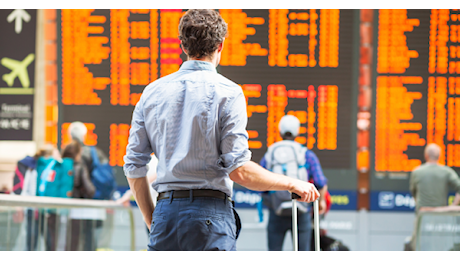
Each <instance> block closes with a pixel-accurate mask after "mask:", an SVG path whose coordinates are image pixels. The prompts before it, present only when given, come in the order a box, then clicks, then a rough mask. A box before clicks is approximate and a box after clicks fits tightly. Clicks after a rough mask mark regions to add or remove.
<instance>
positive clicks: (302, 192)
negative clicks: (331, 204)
mask: <svg viewBox="0 0 460 260" xmlns="http://www.w3.org/2000/svg"><path fill="white" fill-rule="evenodd" d="M289 191H290V192H291V193H295V194H297V195H299V196H300V199H297V200H298V201H300V202H313V201H315V200H316V199H318V198H319V191H318V190H317V189H316V188H315V185H313V184H311V183H309V182H305V181H301V180H297V179H295V180H294V181H293V185H292V188H291V189H289Z"/></svg>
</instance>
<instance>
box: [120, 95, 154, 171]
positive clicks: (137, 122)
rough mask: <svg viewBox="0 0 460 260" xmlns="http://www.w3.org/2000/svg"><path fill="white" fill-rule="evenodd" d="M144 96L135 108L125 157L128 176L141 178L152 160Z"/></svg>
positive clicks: (124, 168) (125, 168) (124, 167)
mask: <svg viewBox="0 0 460 260" xmlns="http://www.w3.org/2000/svg"><path fill="white" fill-rule="evenodd" d="M143 110H144V109H143V98H142V96H141V99H140V100H139V102H137V104H136V107H135V108H134V112H133V118H132V121H131V129H130V130H129V139H128V145H127V146H126V155H125V156H124V157H123V160H124V162H125V165H124V166H123V170H124V172H125V175H126V177H129V178H141V177H145V176H146V175H147V171H148V167H147V166H146V165H147V163H148V162H149V161H150V154H152V152H153V151H152V147H151V145H150V141H149V138H148V136H147V132H146V130H145V122H144V111H143Z"/></svg>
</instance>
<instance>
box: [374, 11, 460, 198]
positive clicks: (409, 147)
mask: <svg viewBox="0 0 460 260" xmlns="http://www.w3.org/2000/svg"><path fill="white" fill-rule="evenodd" d="M376 13H377V15H376V16H375V17H377V19H375V23H376V25H375V26H374V28H375V35H374V39H375V41H374V45H375V46H376V49H375V50H376V52H375V54H376V55H375V59H374V63H375V71H374V74H375V88H374V89H375V91H374V92H375V94H374V98H375V99H374V102H373V103H374V104H375V107H374V112H375V114H374V115H375V116H374V130H373V142H372V145H373V159H372V161H373V177H372V182H371V188H372V189H376V190H409V173H410V172H411V171H412V170H413V169H414V168H415V167H417V166H418V165H420V164H422V163H424V162H425V159H424V148H425V146H426V145H427V144H429V143H437V144H438V145H439V146H440V147H441V151H442V152H441V156H440V163H441V164H445V165H448V166H450V167H453V168H454V169H455V170H457V171H458V170H459V169H460V168H459V167H460V43H459V42H460V11H459V10H458V9H452V10H448V9H444V10H437V9H433V10H430V9H426V10H405V9H397V10H377V11H376Z"/></svg>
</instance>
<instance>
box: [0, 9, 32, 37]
mask: <svg viewBox="0 0 460 260" xmlns="http://www.w3.org/2000/svg"><path fill="white" fill-rule="evenodd" d="M6 20H7V21H8V22H9V23H11V22H12V21H15V25H14V30H15V32H16V33H17V34H20V33H21V31H22V20H24V21H26V22H29V21H30V15H29V14H28V13H27V11H26V10H24V9H16V10H14V11H13V12H11V14H10V15H8V17H7V18H6Z"/></svg>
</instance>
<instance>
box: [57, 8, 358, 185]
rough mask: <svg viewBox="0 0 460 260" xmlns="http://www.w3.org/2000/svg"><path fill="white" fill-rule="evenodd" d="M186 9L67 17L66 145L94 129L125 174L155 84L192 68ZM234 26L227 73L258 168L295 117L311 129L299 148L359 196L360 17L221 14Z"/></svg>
mask: <svg viewBox="0 0 460 260" xmlns="http://www.w3.org/2000/svg"><path fill="white" fill-rule="evenodd" d="M184 11H185V10H177V9H161V10H149V9H145V10H144V9H136V10H128V9H124V10H61V11H59V12H58V19H59V21H60V22H59V25H58V30H59V31H58V32H59V33H58V46H59V51H58V74H59V76H58V77H59V95H60V98H59V101H60V107H59V127H60V130H59V131H60V133H59V140H60V145H62V144H66V143H68V142H69V141H70V137H69V136H68V134H67V129H68V127H69V124H70V123H71V122H73V121H81V122H84V123H85V124H86V126H87V127H88V136H87V140H86V141H85V142H86V144H88V145H97V146H98V147H100V148H101V149H102V150H103V151H104V152H105V153H106V154H107V156H108V157H109V162H110V164H111V165H112V166H117V167H118V171H120V174H122V173H121V166H123V164H124V162H123V156H124V155H125V150H126V145H127V143H128V135H129V128H130V123H131V117H132V111H133V109H134V106H135V105H136V103H137V102H138V100H139V98H140V95H141V93H142V91H143V89H144V88H145V86H147V85H148V84H149V83H150V82H152V81H154V80H156V79H158V78H160V77H163V76H165V75H168V74H171V73H173V72H175V71H177V70H178V69H179V68H180V65H181V64H182V62H183V61H185V60H186V56H185V54H184V53H183V52H182V49H181V47H180V41H179V40H178V24H179V19H180V17H181V16H182V15H183V13H184ZM219 12H220V13H221V15H222V17H223V18H224V20H225V21H226V22H227V23H228V30H229V31H228V37H227V38H226V40H225V44H224V50H223V53H222V57H221V61H220V65H219V66H218V67H217V71H218V72H219V73H221V74H222V75H224V76H225V77H227V78H229V79H230V80H232V81H234V82H235V83H237V84H239V85H240V86H241V88H242V89H243V92H244V94H245V96H246V101H247V116H248V118H249V119H248V125H247V130H248V134H249V148H250V149H251V151H252V153H253V156H252V160H253V161H255V162H259V161H260V159H261V158H262V157H263V155H264V153H265V151H266V149H267V147H268V146H269V145H271V144H273V143H274V142H276V141H280V140H281V137H280V135H279V133H278V123H279V120H280V119H281V117H282V116H284V115H285V114H292V115H295V116H297V117H298V118H299V120H300V122H301V128H300V134H299V136H298V137H297V139H296V140H297V141H298V142H300V143H302V144H304V145H305V146H307V147H308V148H309V149H312V150H313V151H314V152H315V153H316V154H317V156H318V158H319V160H320V162H321V164H322V167H323V170H324V172H325V174H326V176H327V177H328V178H337V179H338V180H342V181H337V182H336V184H332V185H333V187H334V186H336V188H339V189H353V188H356V111H357V101H356V100H357V84H358V82H357V81H358V80H357V77H358V56H359V53H358V48H357V47H353V46H358V44H359V41H358V40H359V38H358V37H359V29H358V22H359V21H358V19H359V12H358V11H357V10H333V9H327V10H313V9H312V10H309V9H305V10H301V9H295V10H288V9H271V10H253V9H252V10H244V9H243V10H239V9H231V10H219Z"/></svg>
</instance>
